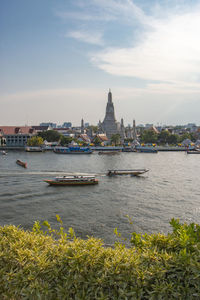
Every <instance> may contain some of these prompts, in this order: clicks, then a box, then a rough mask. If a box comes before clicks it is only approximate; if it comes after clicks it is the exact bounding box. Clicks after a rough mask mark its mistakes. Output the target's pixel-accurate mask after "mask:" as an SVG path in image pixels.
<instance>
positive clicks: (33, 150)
mask: <svg viewBox="0 0 200 300" xmlns="http://www.w3.org/2000/svg"><path fill="white" fill-rule="evenodd" d="M25 151H26V152H43V149H42V148H41V147H25Z"/></svg>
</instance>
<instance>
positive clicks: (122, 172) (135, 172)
mask: <svg viewBox="0 0 200 300" xmlns="http://www.w3.org/2000/svg"><path fill="white" fill-rule="evenodd" d="M148 171H149V170H148V169H139V170H108V173H107V175H108V176H115V175H131V176H139V175H142V174H144V173H146V172H148Z"/></svg>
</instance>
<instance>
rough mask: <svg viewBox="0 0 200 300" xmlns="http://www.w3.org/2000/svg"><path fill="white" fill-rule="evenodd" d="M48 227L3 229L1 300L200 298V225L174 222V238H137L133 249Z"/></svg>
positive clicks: (171, 235) (0, 244)
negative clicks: (55, 236) (56, 236)
mask: <svg viewBox="0 0 200 300" xmlns="http://www.w3.org/2000/svg"><path fill="white" fill-rule="evenodd" d="M46 225H47V227H48V233H47V232H42V230H41V228H40V224H39V223H38V222H36V223H35V225H34V227H33V230H32V231H31V232H29V231H24V230H22V229H20V228H18V227H15V226H5V227H0V295H1V296H0V299H9V300H10V299H13V300H14V299H17V300H18V299H48V300H50V299H52V300H55V299H62V300H63V299H67V300H68V299H85V300H89V299H93V300H96V299H99V300H100V299H101V300H103V299H104V300H107V299H124V300H125V299H181V300H182V299H200V226H199V225H195V224H190V225H187V224H183V225H181V224H179V222H178V221H175V220H172V221H171V225H172V228H173V232H172V233H169V234H168V235H163V234H154V235H144V236H140V235H138V234H136V233H133V234H132V238H131V247H130V248H126V247H125V246H124V245H122V244H120V243H116V245H115V246H114V247H113V248H111V247H103V243H102V241H101V240H98V239H95V238H88V239H87V240H82V239H79V238H76V237H75V236H74V234H73V231H72V229H70V232H69V233H68V235H67V234H66V233H64V232H63V228H62V227H61V229H60V231H59V232H57V231H55V230H52V229H51V228H50V226H49V224H48V223H47V222H46ZM49 233H50V235H49ZM53 233H55V234H57V235H58V236H59V238H57V239H56V238H54V237H53V235H52V234H53ZM70 238H71V239H70Z"/></svg>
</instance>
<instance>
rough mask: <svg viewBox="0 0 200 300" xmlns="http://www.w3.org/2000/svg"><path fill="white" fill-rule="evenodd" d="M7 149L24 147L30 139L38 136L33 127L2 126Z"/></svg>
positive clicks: (0, 128)
mask: <svg viewBox="0 0 200 300" xmlns="http://www.w3.org/2000/svg"><path fill="white" fill-rule="evenodd" d="M0 131H1V135H2V136H3V138H4V139H5V145H6V146H7V147H24V146H26V144H27V141H28V139H30V138H31V137H32V136H33V135H35V134H36V132H35V130H34V129H33V128H32V127H31V126H18V127H16V126H0Z"/></svg>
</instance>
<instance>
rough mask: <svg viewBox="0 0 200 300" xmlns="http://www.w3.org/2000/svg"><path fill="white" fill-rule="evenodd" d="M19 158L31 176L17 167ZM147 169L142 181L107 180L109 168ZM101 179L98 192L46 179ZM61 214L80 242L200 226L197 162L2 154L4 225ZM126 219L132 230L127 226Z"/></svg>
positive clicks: (196, 158) (180, 155)
mask: <svg viewBox="0 0 200 300" xmlns="http://www.w3.org/2000/svg"><path fill="white" fill-rule="evenodd" d="M17 159H21V160H22V161H26V162H27V164H28V168H27V169H23V168H22V167H20V166H18V165H17V164H16V160H17ZM134 168H148V169H149V172H148V173H146V175H143V176H141V177H130V176H118V177H107V176H105V174H106V172H107V170H108V169H134ZM79 172H80V173H89V174H97V178H98V179H99V184H98V185H94V186H76V187H75V186H71V187H70V186H65V187H52V186H48V184H47V183H45V182H44V181H43V180H44V179H52V178H54V177H55V176H59V175H63V174H71V173H73V174H75V173H79ZM56 214H58V215H60V217H61V219H62V221H63V223H64V227H65V228H66V229H68V228H69V227H73V228H74V230H75V232H76V235H77V236H79V237H82V238H85V237H86V236H87V235H89V236H91V235H93V236H95V237H99V238H102V239H103V240H104V241H105V243H107V244H112V243H113V242H114V241H115V240H116V238H115V235H114V233H113V230H114V228H116V227H117V228H118V231H119V232H120V233H121V234H122V236H123V237H129V236H130V233H131V232H133V231H136V232H138V233H144V232H147V233H154V232H165V233H166V232H168V231H169V230H170V225H169V221H170V219H171V218H173V217H174V218H179V219H180V220H181V221H186V222H196V223H199V222H200V155H188V154H186V153H185V152H158V153H157V154H154V153H120V155H113V156H111V155H109V156H106V155H98V154H97V153H93V154H91V155H61V154H55V153H52V152H46V153H26V152H22V151H20V152H17V151H10V152H9V153H8V155H6V156H3V155H0V225H5V224H14V225H21V226H22V227H23V228H24V229H29V228H31V227H32V226H33V224H34V221H36V220H39V221H44V220H48V221H49V223H50V224H51V225H52V227H54V228H57V227H58V225H57V221H56ZM127 215H128V216H129V217H130V218H131V219H132V221H133V224H132V225H130V224H129V222H128V218H127Z"/></svg>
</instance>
